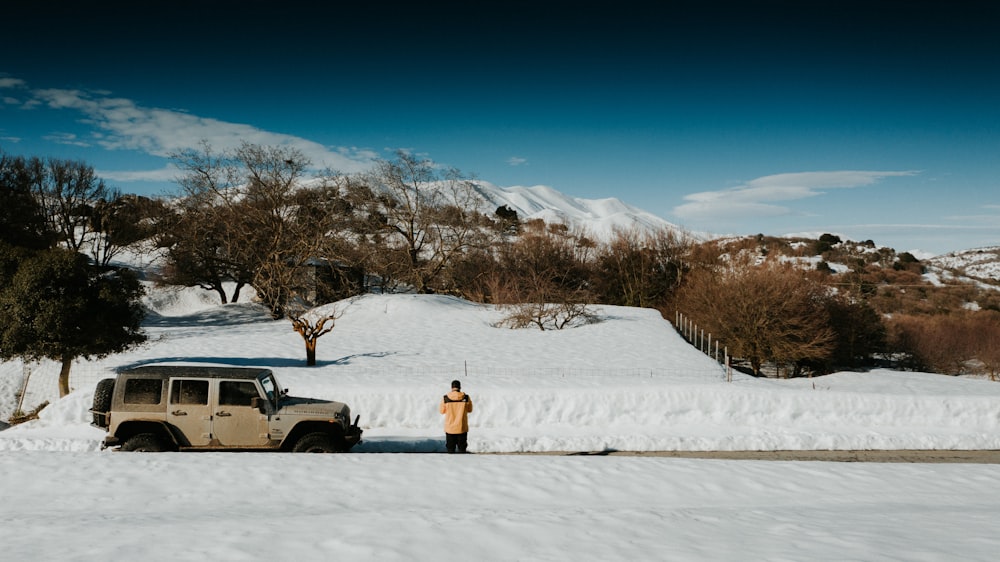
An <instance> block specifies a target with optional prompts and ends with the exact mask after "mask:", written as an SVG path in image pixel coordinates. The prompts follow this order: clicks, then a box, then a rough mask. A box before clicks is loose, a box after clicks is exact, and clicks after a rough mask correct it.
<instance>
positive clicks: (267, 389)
mask: <svg viewBox="0 0 1000 562" xmlns="http://www.w3.org/2000/svg"><path fill="white" fill-rule="evenodd" d="M260 385H261V386H263V387H264V394H265V395H267V399H268V400H270V401H272V402H274V396H275V394H274V377H270V376H268V377H264V378H262V379H260Z"/></svg>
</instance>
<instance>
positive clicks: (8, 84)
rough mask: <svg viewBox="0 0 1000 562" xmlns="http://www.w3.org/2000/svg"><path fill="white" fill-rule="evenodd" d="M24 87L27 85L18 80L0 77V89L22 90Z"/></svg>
mask: <svg viewBox="0 0 1000 562" xmlns="http://www.w3.org/2000/svg"><path fill="white" fill-rule="evenodd" d="M25 86H27V83H26V82H25V81H24V80H21V79H20V78H11V77H9V76H0V88H23V87H25Z"/></svg>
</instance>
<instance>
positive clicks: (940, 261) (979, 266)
mask: <svg viewBox="0 0 1000 562" xmlns="http://www.w3.org/2000/svg"><path fill="white" fill-rule="evenodd" d="M927 261H928V262H929V264H930V265H931V266H933V267H936V268H940V269H943V270H945V271H948V272H950V273H952V274H954V275H957V276H964V277H971V278H973V279H978V280H982V281H991V282H993V283H1000V247H996V246H994V247H989V248H974V249H971V250H962V251H958V252H951V253H948V254H944V255H940V256H937V257H934V258H931V259H930V260H927Z"/></svg>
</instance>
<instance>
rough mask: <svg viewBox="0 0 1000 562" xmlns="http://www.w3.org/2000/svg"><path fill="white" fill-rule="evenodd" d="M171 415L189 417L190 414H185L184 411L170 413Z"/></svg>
mask: <svg viewBox="0 0 1000 562" xmlns="http://www.w3.org/2000/svg"><path fill="white" fill-rule="evenodd" d="M170 415H171V416H186V415H188V413H187V412H185V411H184V410H174V411H173V412H170Z"/></svg>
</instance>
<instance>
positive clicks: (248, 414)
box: [212, 379, 268, 447]
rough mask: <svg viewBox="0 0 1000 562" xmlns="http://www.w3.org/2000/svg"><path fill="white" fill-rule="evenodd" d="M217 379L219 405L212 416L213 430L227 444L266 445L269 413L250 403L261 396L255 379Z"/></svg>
mask: <svg viewBox="0 0 1000 562" xmlns="http://www.w3.org/2000/svg"><path fill="white" fill-rule="evenodd" d="M217 382H218V385H219V387H218V404H219V405H218V406H217V407H216V408H215V415H214V416H213V420H212V433H213V434H214V436H215V438H216V439H217V440H218V442H219V444H220V445H222V446H224V447H264V446H266V445H267V444H268V434H267V425H268V424H267V415H266V414H262V413H261V412H260V410H258V409H257V408H254V407H252V406H251V401H252V400H253V399H254V398H259V397H260V396H261V393H260V391H259V390H258V388H257V383H256V381H253V380H225V379H221V380H219V381H217Z"/></svg>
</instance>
